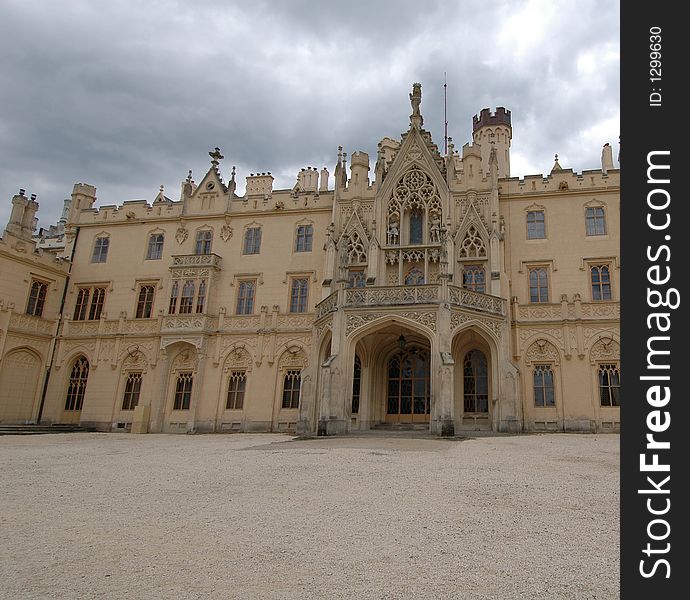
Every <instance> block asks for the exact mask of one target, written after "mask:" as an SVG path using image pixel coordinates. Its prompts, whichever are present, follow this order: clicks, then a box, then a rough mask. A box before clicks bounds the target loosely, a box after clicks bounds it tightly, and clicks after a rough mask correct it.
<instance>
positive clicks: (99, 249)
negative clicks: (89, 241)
mask: <svg viewBox="0 0 690 600" xmlns="http://www.w3.org/2000/svg"><path fill="white" fill-rule="evenodd" d="M109 250H110V236H107V235H97V236H96V237H95V238H94V240H93V249H92V251H91V263H92V264H103V263H106V262H108V251H109Z"/></svg>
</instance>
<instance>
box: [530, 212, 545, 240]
mask: <svg viewBox="0 0 690 600" xmlns="http://www.w3.org/2000/svg"><path fill="white" fill-rule="evenodd" d="M545 237H546V227H545V221H544V211H543V210H530V211H528V212H527V239H528V240H538V239H542V238H545Z"/></svg>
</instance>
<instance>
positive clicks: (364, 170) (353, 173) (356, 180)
mask: <svg viewBox="0 0 690 600" xmlns="http://www.w3.org/2000/svg"><path fill="white" fill-rule="evenodd" d="M368 185H369V155H368V154H367V153H366V152H353V153H352V156H351V157H350V186H351V187H352V188H354V189H355V190H358V191H359V192H360V193H361V192H363V191H364V190H366V189H367V186H368Z"/></svg>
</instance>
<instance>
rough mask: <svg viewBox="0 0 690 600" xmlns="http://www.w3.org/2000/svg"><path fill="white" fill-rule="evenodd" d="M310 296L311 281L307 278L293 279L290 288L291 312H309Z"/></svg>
mask: <svg viewBox="0 0 690 600" xmlns="http://www.w3.org/2000/svg"><path fill="white" fill-rule="evenodd" d="M308 296H309V280H307V279H306V278H299V279H293V280H292V285H291V288H290V312H292V313H303V312H307V300H308Z"/></svg>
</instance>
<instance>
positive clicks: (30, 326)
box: [8, 313, 54, 335]
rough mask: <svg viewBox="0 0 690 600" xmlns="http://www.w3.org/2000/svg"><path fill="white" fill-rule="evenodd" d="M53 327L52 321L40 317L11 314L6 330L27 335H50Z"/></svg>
mask: <svg viewBox="0 0 690 600" xmlns="http://www.w3.org/2000/svg"><path fill="white" fill-rule="evenodd" d="M53 326H54V322H53V321H48V320H46V319H42V318H40V317H32V316H29V315H22V314H18V313H12V316H11V317H10V322H9V327H8V329H19V330H21V331H24V332H27V333H37V334H43V335H52V333H53Z"/></svg>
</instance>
